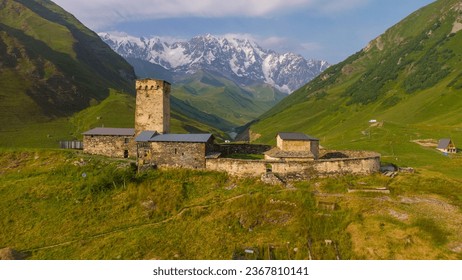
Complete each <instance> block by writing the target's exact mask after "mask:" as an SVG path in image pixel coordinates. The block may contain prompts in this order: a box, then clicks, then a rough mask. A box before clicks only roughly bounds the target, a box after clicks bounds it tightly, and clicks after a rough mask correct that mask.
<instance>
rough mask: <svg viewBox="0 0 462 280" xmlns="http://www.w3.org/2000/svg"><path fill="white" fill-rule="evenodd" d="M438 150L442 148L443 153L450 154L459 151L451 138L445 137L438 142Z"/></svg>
mask: <svg viewBox="0 0 462 280" xmlns="http://www.w3.org/2000/svg"><path fill="white" fill-rule="evenodd" d="M437 149H438V150H440V151H441V152H443V153H448V154H455V153H457V148H456V146H455V145H454V143H453V142H452V140H451V139H449V138H445V139H440V141H439V142H438V147H437Z"/></svg>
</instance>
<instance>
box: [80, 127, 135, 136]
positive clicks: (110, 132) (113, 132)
mask: <svg viewBox="0 0 462 280" xmlns="http://www.w3.org/2000/svg"><path fill="white" fill-rule="evenodd" d="M82 134H83V135H107V136H133V135H135V129H134V128H112V127H97V128H93V129H90V130H88V131H85V132H84V133H82Z"/></svg>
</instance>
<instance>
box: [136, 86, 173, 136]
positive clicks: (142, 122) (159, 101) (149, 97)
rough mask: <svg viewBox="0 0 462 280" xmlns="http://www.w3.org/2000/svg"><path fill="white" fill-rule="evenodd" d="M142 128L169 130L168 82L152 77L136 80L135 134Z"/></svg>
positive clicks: (160, 130) (165, 131)
mask: <svg viewBox="0 0 462 280" xmlns="http://www.w3.org/2000/svg"><path fill="white" fill-rule="evenodd" d="M144 130H152V131H157V132H158V133H162V134H165V133H169V132H170V83H168V82H166V81H162V80H153V79H143V80H137V81H136V109H135V135H138V134H140V132H142V131H144Z"/></svg>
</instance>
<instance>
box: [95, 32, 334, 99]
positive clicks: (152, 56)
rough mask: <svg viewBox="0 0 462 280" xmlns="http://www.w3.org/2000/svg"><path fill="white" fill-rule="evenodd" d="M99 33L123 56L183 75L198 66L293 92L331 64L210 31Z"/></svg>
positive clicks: (238, 78) (246, 84)
mask: <svg viewBox="0 0 462 280" xmlns="http://www.w3.org/2000/svg"><path fill="white" fill-rule="evenodd" d="M98 35H99V36H100V37H101V38H102V39H103V41H105V42H106V43H107V44H108V45H109V46H110V47H111V48H112V49H113V50H115V51H116V52H117V53H119V54H120V55H122V56H123V57H125V58H130V59H141V60H144V61H148V62H150V63H152V64H155V65H158V66H161V67H163V68H164V69H166V70H168V71H171V72H172V73H174V74H175V75H176V76H178V77H179V79H182V78H184V76H185V75H190V74H193V73H194V72H196V71H198V70H207V71H215V72H217V73H220V74H221V75H222V76H224V77H227V78H228V79H230V80H232V81H235V82H237V83H239V84H240V85H244V86H248V85H252V84H255V83H266V84H270V85H272V86H273V87H275V88H276V89H278V90H280V91H282V92H285V93H291V92H292V91H293V90H296V89H298V88H299V87H300V86H301V85H303V84H305V83H306V82H307V81H309V80H311V79H313V78H314V77H316V76H317V75H318V74H319V73H321V72H322V71H324V70H325V69H327V68H328V66H329V64H328V63H327V62H326V61H322V60H314V59H309V60H306V59H305V58H303V57H302V56H300V55H296V54H294V53H285V54H278V53H276V52H274V51H271V50H264V49H263V48H261V47H260V46H259V45H257V44H256V43H255V42H252V41H250V40H248V39H237V38H233V37H215V36H212V35H210V34H207V35H204V36H195V37H193V38H191V39H190V40H188V41H184V40H178V41H173V42H172V41H170V42H168V41H166V40H163V39H161V38H160V37H152V38H144V37H141V38H137V37H134V36H130V35H119V34H114V33H107V32H106V33H104V32H103V33H98Z"/></svg>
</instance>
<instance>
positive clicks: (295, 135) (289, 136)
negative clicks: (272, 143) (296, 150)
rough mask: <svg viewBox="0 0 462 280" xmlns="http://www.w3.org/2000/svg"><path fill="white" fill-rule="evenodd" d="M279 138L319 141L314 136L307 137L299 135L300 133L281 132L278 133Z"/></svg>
mask: <svg viewBox="0 0 462 280" xmlns="http://www.w3.org/2000/svg"><path fill="white" fill-rule="evenodd" d="M278 135H279V137H281V139H283V140H306V141H310V140H315V141H319V139H317V138H314V137H312V136H309V135H306V134H304V133H299V132H279V133H278Z"/></svg>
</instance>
